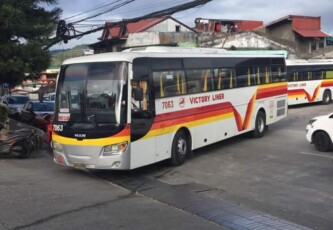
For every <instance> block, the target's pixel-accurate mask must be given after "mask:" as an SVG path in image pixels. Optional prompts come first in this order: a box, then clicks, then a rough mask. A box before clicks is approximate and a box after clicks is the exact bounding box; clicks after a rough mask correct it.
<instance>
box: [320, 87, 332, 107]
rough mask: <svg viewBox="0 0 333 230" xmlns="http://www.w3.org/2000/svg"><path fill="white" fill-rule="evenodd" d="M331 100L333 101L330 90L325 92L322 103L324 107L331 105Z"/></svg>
mask: <svg viewBox="0 0 333 230" xmlns="http://www.w3.org/2000/svg"><path fill="white" fill-rule="evenodd" d="M331 100H332V95H331V92H330V91H328V90H325V91H324V95H323V101H322V103H323V104H324V105H327V104H329V103H330V102H331Z"/></svg>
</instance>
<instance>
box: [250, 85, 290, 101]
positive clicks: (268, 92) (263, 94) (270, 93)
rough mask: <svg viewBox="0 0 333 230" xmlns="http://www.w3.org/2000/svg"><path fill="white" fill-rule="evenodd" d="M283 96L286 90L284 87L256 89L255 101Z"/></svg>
mask: <svg viewBox="0 0 333 230" xmlns="http://www.w3.org/2000/svg"><path fill="white" fill-rule="evenodd" d="M283 94H287V88H286V87H285V86H278V87H271V88H266V89H258V92H257V97H256V99H263V98H268V97H274V96H278V95H283Z"/></svg>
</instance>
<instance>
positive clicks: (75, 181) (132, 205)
mask: <svg viewBox="0 0 333 230" xmlns="http://www.w3.org/2000/svg"><path fill="white" fill-rule="evenodd" d="M20 128H32V127H29V126H26V125H25V124H23V123H18V122H16V121H13V120H12V121H11V129H12V130H13V129H20ZM9 229H10V230H17V229H34V230H36V229H43V230H45V229H80V230H82V229H83V230H84V229H89V230H90V229H124V230H126V229H142V230H146V229H197V230H201V229H225V228H223V227H221V226H219V225H217V224H215V223H213V222H211V221H209V220H206V219H204V218H200V217H199V216H196V215H193V214H191V213H189V212H185V211H183V210H181V209H178V208H175V207H172V206H169V205H167V204H165V203H162V202H159V201H156V200H154V199H152V198H150V197H145V196H143V195H141V194H138V193H135V192H133V191H132V190H129V189H126V188H123V187H120V186H118V185H116V184H114V183H112V182H110V181H106V180H104V179H102V178H100V177H96V176H94V175H93V174H92V173H91V172H87V171H80V170H75V169H72V168H67V167H62V166H58V165H56V164H54V162H53V159H52V156H51V152H50V149H49V148H48V147H47V146H44V148H43V149H42V150H39V151H37V152H34V153H33V154H32V155H31V157H30V158H28V159H23V160H22V159H16V158H14V157H12V156H0V230H9Z"/></svg>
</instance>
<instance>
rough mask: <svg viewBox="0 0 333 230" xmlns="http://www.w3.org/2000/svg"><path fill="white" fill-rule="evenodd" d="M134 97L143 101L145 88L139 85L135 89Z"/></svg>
mask: <svg viewBox="0 0 333 230" xmlns="http://www.w3.org/2000/svg"><path fill="white" fill-rule="evenodd" d="M133 98H134V100H136V101H143V89H142V88H140V87H138V88H135V89H134V90H133Z"/></svg>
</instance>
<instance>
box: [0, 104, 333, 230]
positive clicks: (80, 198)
mask: <svg viewBox="0 0 333 230" xmlns="http://www.w3.org/2000/svg"><path fill="white" fill-rule="evenodd" d="M332 108H333V107H332V105H326V106H323V105H311V106H298V107H292V108H290V109H289V111H288V117H287V118H285V119H284V120H282V121H280V122H279V123H276V124H274V125H271V126H270V127H269V129H268V131H267V133H266V135H265V136H264V137H263V138H260V139H253V138H248V137H247V135H242V136H239V137H235V138H231V139H229V140H227V141H222V142H219V143H216V144H213V145H210V146H208V147H205V148H202V149H199V150H196V151H194V156H193V158H191V159H189V160H188V161H187V162H186V163H185V164H184V165H182V166H180V167H170V166H169V165H168V164H167V163H166V162H161V163H158V164H155V165H151V166H147V167H143V168H140V169H137V170H133V171H129V172H115V171H88V172H85V171H77V170H73V169H69V168H66V167H61V166H57V165H55V164H54V163H53V162H52V159H51V157H50V155H49V154H50V152H49V150H48V149H44V150H43V151H40V152H38V153H37V154H34V155H33V157H32V158H31V159H27V160H26V161H19V160H16V159H3V160H2V161H1V163H0V171H1V173H0V207H1V208H2V210H8V211H7V212H0V220H1V224H0V229H2V228H1V227H3V229H26V228H27V229H45V228H47V229H56V228H57V229H58V228H59V226H60V227H61V228H65V229H76V228H80V229H81V228H82V229H91V228H98V229H166V228H171V229H189V228H191V229H224V228H229V229H306V228H309V229H332V228H333V219H332V218H331V217H332V216H333V215H332V214H333V202H332V199H333V179H332V175H333V164H332V157H333V154H332V153H333V152H327V153H320V152H317V151H315V149H314V146H313V145H311V144H309V143H308V142H307V141H306V139H305V126H306V124H307V122H308V120H309V119H310V118H312V117H313V116H318V115H323V114H327V113H329V112H331V111H332ZM1 194H2V195H1Z"/></svg>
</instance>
